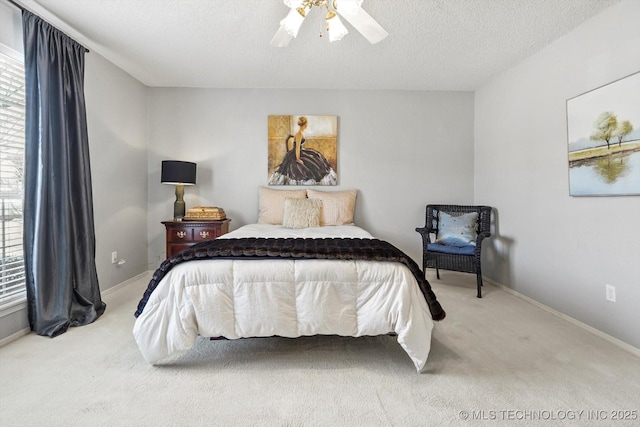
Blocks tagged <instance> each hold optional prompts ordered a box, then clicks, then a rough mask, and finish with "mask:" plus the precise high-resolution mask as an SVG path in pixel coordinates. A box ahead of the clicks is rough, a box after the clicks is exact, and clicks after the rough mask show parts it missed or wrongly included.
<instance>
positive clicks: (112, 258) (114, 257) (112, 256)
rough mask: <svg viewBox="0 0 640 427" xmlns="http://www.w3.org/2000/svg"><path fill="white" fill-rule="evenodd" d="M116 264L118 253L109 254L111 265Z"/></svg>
mask: <svg viewBox="0 0 640 427" xmlns="http://www.w3.org/2000/svg"><path fill="white" fill-rule="evenodd" d="M117 262H118V252H116V251H113V252H111V264H115V263H117Z"/></svg>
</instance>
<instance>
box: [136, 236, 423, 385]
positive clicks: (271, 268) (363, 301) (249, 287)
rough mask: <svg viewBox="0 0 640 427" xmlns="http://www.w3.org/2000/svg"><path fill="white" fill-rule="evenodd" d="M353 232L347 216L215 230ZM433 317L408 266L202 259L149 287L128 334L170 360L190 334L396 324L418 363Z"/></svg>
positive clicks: (334, 330)
mask: <svg viewBox="0 0 640 427" xmlns="http://www.w3.org/2000/svg"><path fill="white" fill-rule="evenodd" d="M239 237H307V238H321V237H359V238H371V237H372V236H371V235H370V234H369V233H368V232H366V231H365V230H363V229H361V228H359V227H356V226H354V225H349V226H337V227H317V228H304V229H287V228H284V227H282V226H274V225H265V224H251V225H247V226H244V227H241V228H239V229H238V230H235V231H233V232H231V233H228V234H225V235H223V236H222V237H220V238H239ZM432 329H433V321H432V319H431V314H430V312H429V308H428V306H427V303H426V301H425V299H424V297H423V295H422V293H421V291H420V289H419V286H418V284H417V283H416V280H415V278H414V277H413V275H412V274H411V272H410V271H409V269H408V268H407V267H405V266H404V265H402V264H400V263H394V262H376V261H337V260H201V261H191V262H184V263H182V264H179V265H177V266H175V267H174V268H173V269H172V270H171V271H170V272H169V273H167V275H166V276H165V277H164V278H163V279H162V281H161V282H160V283H159V284H158V287H157V288H156V289H155V291H154V292H153V293H152V294H151V297H150V298H149V300H148V302H147V304H146V306H145V308H144V311H143V312H142V314H140V316H139V317H138V318H137V319H136V322H135V325H134V328H133V335H134V337H135V340H136V342H137V343H138V346H139V348H140V351H141V352H142V355H143V356H144V358H145V359H146V360H147V362H149V363H151V364H160V363H167V362H170V361H173V360H175V359H176V358H177V357H179V356H180V355H181V354H183V353H184V352H186V351H188V350H189V349H191V347H193V345H194V343H195V340H196V336H197V335H201V336H205V337H218V336H223V337H226V338H228V339H237V338H245V337H265V336H273V335H279V336H283V337H299V336H302V335H317V334H331V335H344V336H354V337H358V336H364V335H381V334H387V333H390V332H395V333H396V334H397V337H398V343H400V345H401V346H402V348H403V349H404V350H405V351H406V352H407V354H408V355H409V357H410V358H411V360H412V361H413V363H414V365H415V367H416V369H417V370H418V372H420V371H421V370H422V368H423V367H424V365H425V363H426V361H427V357H428V355H429V349H430V347H431V331H432Z"/></svg>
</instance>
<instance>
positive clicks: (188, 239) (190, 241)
mask: <svg viewBox="0 0 640 427" xmlns="http://www.w3.org/2000/svg"><path fill="white" fill-rule="evenodd" d="M230 221H231V220H230V219H223V220H220V221H162V223H163V224H164V226H165V228H166V229H167V252H166V254H167V255H166V256H167V258H169V257H171V256H172V255H175V254H177V253H178V252H180V251H181V250H184V249H186V248H188V247H189V246H193V245H195V244H196V243H200V242H204V241H205V240H211V239H215V238H216V237H219V236H222V235H223V234H225V233H228V232H229V222H230Z"/></svg>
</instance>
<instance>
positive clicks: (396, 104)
mask: <svg viewBox="0 0 640 427" xmlns="http://www.w3.org/2000/svg"><path fill="white" fill-rule="evenodd" d="M274 114H275V115H277V114H308V115H314V114H316V115H336V116H338V186H337V187H333V188H331V187H324V188H320V189H321V190H325V189H326V190H331V189H334V190H340V189H351V188H355V189H357V190H358V199H357V205H356V218H355V223H356V224H358V225H360V226H362V227H364V228H366V229H368V230H369V231H371V232H372V233H373V234H374V235H376V236H377V237H379V238H382V239H385V240H388V241H390V242H391V243H393V244H395V245H396V246H398V247H399V248H400V249H402V250H404V251H405V252H407V253H408V254H409V255H410V256H412V257H413V258H414V259H415V260H416V261H417V262H418V263H419V264H421V263H422V251H421V240H420V236H419V235H418V233H416V232H415V228H416V227H420V226H423V225H424V214H425V213H424V209H425V205H426V204H427V203H430V202H451V203H471V202H472V200H473V93H471V92H404V91H327V90H257V89H256V90H249V89H247V90H233V89H227V90H225V89H210V90H207V89H162V88H150V89H149V141H150V142H149V165H148V167H149V263H150V268H151V269H155V268H156V267H157V265H158V263H159V261H160V260H162V259H164V256H165V247H164V245H165V238H164V227H163V226H162V224H160V222H161V221H162V220H167V219H170V218H171V217H172V215H173V201H174V199H175V196H174V188H173V187H172V186H168V185H163V184H160V164H161V161H162V160H187V161H193V162H196V163H197V164H198V177H197V185H196V186H195V187H185V201H186V204H187V207H190V206H194V205H209V206H220V207H222V208H223V209H224V210H225V212H226V213H227V216H228V217H229V218H231V219H232V222H231V228H232V229H235V228H237V227H239V226H241V225H244V224H247V223H254V222H256V220H257V216H258V197H257V191H258V186H261V185H266V182H267V117H268V116H269V115H274ZM278 188H282V187H278Z"/></svg>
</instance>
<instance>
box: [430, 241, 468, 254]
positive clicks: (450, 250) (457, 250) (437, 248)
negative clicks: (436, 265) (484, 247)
mask: <svg viewBox="0 0 640 427" xmlns="http://www.w3.org/2000/svg"><path fill="white" fill-rule="evenodd" d="M427 250H428V251H431V252H441V253H445V254H453V255H473V254H474V251H475V250H476V246H475V245H466V246H448V245H441V244H440V243H429V244H427Z"/></svg>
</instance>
